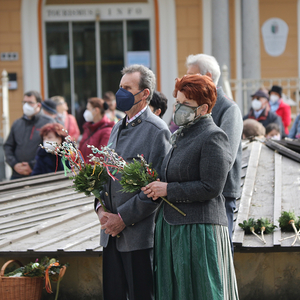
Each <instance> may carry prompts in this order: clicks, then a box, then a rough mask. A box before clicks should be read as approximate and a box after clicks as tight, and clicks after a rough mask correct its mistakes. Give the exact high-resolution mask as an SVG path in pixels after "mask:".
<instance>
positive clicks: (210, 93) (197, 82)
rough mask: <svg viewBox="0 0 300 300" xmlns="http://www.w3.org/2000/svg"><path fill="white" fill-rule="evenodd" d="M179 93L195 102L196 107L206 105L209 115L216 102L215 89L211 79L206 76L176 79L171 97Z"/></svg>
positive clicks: (196, 75)
mask: <svg viewBox="0 0 300 300" xmlns="http://www.w3.org/2000/svg"><path fill="white" fill-rule="evenodd" d="M178 91H180V92H181V93H183V94H184V95H185V97H186V98H187V99H189V100H195V101H196V102H197V104H198V106H200V105H203V104H207V105H208V110H207V112H208V113H210V112H211V110H212V108H213V107H214V105H215V104H216V101H217V89H216V86H215V84H214V83H213V81H212V79H211V78H210V77H209V76H206V75H199V74H194V75H185V76H183V77H182V78H177V79H176V83H175V90H174V92H173V96H174V97H177V92H178Z"/></svg>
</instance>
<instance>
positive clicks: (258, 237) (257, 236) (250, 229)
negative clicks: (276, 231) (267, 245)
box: [250, 227, 264, 243]
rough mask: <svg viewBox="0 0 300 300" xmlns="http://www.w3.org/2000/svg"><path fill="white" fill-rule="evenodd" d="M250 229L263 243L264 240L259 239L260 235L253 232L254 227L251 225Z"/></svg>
mask: <svg viewBox="0 0 300 300" xmlns="http://www.w3.org/2000/svg"><path fill="white" fill-rule="evenodd" d="M250 231H251V232H252V233H253V234H254V235H255V236H256V237H257V238H258V239H259V240H260V241H262V242H263V243H264V241H263V240H262V239H261V237H260V236H259V235H258V234H256V233H255V231H254V227H251V228H250Z"/></svg>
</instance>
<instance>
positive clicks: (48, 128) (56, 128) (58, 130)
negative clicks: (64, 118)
mask: <svg viewBox="0 0 300 300" xmlns="http://www.w3.org/2000/svg"><path fill="white" fill-rule="evenodd" d="M63 129H64V126H62V125H61V124H59V123H49V124H46V125H44V126H43V127H42V128H41V130H40V135H41V137H43V136H44V135H46V134H48V133H49V132H54V134H55V135H56V136H57V137H60V138H62V140H63V141H64V140H65V137H66V136H67V135H68V134H67V133H66V132H65V131H64V130H63Z"/></svg>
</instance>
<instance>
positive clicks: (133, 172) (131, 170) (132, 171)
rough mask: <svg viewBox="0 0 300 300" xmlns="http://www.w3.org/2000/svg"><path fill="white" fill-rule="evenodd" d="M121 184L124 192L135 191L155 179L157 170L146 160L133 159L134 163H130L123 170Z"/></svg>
mask: <svg viewBox="0 0 300 300" xmlns="http://www.w3.org/2000/svg"><path fill="white" fill-rule="evenodd" d="M121 174H122V177H121V180H120V184H121V186H122V192H126V193H133V192H136V191H138V190H140V189H141V188H142V187H144V186H146V185H147V184H148V183H150V182H152V181H155V180H156V178H157V176H158V175H157V172H156V171H155V170H154V169H152V168H151V164H150V165H148V164H146V163H145V160H141V161H137V160H135V159H133V162H132V163H128V164H126V165H125V166H124V169H123V170H121Z"/></svg>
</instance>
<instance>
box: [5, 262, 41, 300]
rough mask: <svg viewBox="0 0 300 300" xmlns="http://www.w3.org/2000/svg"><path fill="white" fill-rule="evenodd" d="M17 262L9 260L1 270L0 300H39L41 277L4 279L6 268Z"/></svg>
mask: <svg viewBox="0 0 300 300" xmlns="http://www.w3.org/2000/svg"><path fill="white" fill-rule="evenodd" d="M12 262H16V263H18V264H19V265H20V267H22V266H23V265H22V263H20V262H19V261H18V260H9V261H7V262H6V263H5V264H4V265H3V266H2V268H1V272H0V299H1V300H40V299H41V297H42V290H43V278H41V277H4V271H5V269H6V267H7V266H8V265H9V264H10V263H12Z"/></svg>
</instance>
